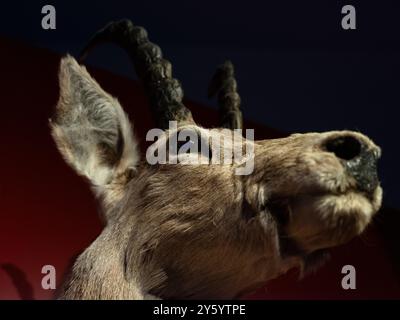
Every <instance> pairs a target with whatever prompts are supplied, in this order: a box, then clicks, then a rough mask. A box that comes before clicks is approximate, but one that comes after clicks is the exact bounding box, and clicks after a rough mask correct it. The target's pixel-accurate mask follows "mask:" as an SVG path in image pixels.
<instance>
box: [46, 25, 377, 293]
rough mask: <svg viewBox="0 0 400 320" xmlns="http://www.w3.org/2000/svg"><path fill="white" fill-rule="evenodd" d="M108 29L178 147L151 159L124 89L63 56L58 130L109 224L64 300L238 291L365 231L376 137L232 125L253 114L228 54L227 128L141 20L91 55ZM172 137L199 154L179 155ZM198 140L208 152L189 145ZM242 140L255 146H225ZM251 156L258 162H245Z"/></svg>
mask: <svg viewBox="0 0 400 320" xmlns="http://www.w3.org/2000/svg"><path fill="white" fill-rule="evenodd" d="M104 41H105V42H112V43H115V44H117V45H119V46H121V47H122V48H124V49H126V50H127V52H128V53H129V55H130V57H131V59H132V61H133V63H134V66H135V69H136V71H137V74H138V76H139V78H140V79H141V81H142V83H143V86H144V89H145V91H146V94H147V95H148V97H149V101H150V105H151V108H152V113H153V115H154V117H155V119H156V121H157V124H158V126H159V128H161V129H163V131H162V133H163V134H162V135H160V136H159V137H158V139H157V141H156V142H154V144H153V145H152V147H153V149H151V150H153V153H151V152H150V154H152V155H153V156H157V152H160V150H167V152H166V153H167V154H166V157H165V160H166V161H164V162H157V163H149V161H148V157H147V156H148V154H147V156H145V155H142V154H140V152H139V149H138V141H137V139H136V138H135V136H134V135H133V132H132V124H131V123H130V121H129V120H128V117H127V115H126V114H125V112H124V111H123V109H122V107H121V106H120V104H119V103H118V101H117V100H116V99H115V98H114V97H112V96H111V95H109V94H108V93H106V92H105V91H104V90H103V89H102V88H101V87H100V86H99V84H98V83H97V82H96V81H95V80H94V79H93V78H92V77H91V76H90V75H89V73H88V72H87V71H86V69H85V67H83V66H82V65H80V64H78V63H77V62H76V60H75V59H74V58H72V57H71V56H66V57H65V58H63V59H62V61H61V65H60V71H59V81H60V98H59V101H58V104H57V107H56V110H55V115H54V117H53V119H52V120H51V129H52V135H53V137H54V139H55V142H56V144H57V147H58V149H59V151H60V152H61V154H62V156H63V157H64V159H65V160H66V162H67V163H68V164H69V165H70V166H71V167H72V168H73V169H74V170H75V171H76V172H77V173H78V174H79V175H81V176H83V177H85V178H86V179H87V181H88V182H89V183H90V184H91V186H92V189H93V190H94V193H95V195H96V197H97V198H98V200H99V202H100V203H101V208H102V212H101V214H102V217H103V219H104V229H103V231H102V233H101V234H100V235H99V236H98V238H97V239H96V240H95V241H94V242H93V243H92V244H91V245H90V246H89V247H88V248H87V249H86V250H85V251H84V252H83V253H82V254H81V255H80V256H79V257H78V258H77V260H76V262H75V264H74V266H73V268H72V270H71V272H70V274H69V276H68V277H67V279H66V280H65V282H64V285H63V288H62V290H61V293H60V298H64V299H145V298H152V297H157V298H162V299H168V298H174V299H194V298H225V299H230V298H238V297H240V296H242V295H244V294H245V293H248V292H249V291H252V290H254V289H256V288H257V287H259V286H261V285H263V284H265V283H266V282H267V281H268V280H269V279H272V278H275V277H277V276H278V275H280V274H282V273H284V272H286V271H287V270H289V269H291V268H295V267H298V268H300V270H302V271H303V272H306V271H307V270H308V269H309V268H312V267H313V265H315V264H316V263H317V264H318V263H319V262H320V261H321V260H323V259H324V257H325V256H326V249H327V248H330V247H333V246H337V245H340V244H343V243H345V242H347V241H349V240H350V239H352V238H353V237H355V236H357V235H359V234H360V233H362V232H363V230H364V229H365V228H366V226H367V225H368V223H369V222H370V221H371V219H372V217H373V216H374V214H375V213H376V212H377V211H378V209H379V207H380V205H381V198H382V189H381V187H380V185H379V180H378V176H377V169H376V166H377V160H378V158H379V157H380V153H381V151H380V149H379V147H377V146H376V145H375V144H374V143H373V142H372V141H371V140H370V139H369V138H368V137H366V136H365V135H363V134H361V133H358V132H353V131H331V132H323V133H314V132H313V133H306V134H293V135H291V136H289V137H287V138H282V139H272V140H261V141H253V139H250V138H245V137H243V135H240V136H238V135H237V134H234V133H235V132H237V130H236V131H235V129H241V127H242V114H241V111H240V109H239V107H240V98H239V95H238V93H237V85H236V81H235V79H234V70H233V65H232V64H231V63H230V62H226V63H224V64H223V65H222V66H220V67H219V68H218V69H217V72H216V74H215V76H214V77H213V79H212V81H211V84H210V87H209V94H210V96H213V95H218V103H219V113H220V120H221V122H220V126H219V128H215V129H206V128H203V127H201V126H200V125H199V124H197V123H196V122H195V120H194V119H193V117H192V114H191V112H190V111H189V110H188V109H187V108H186V107H185V106H184V104H183V103H182V98H183V91H182V89H181V85H180V83H179V82H178V81H177V80H176V79H174V78H173V77H172V69H171V64H170V63H169V62H168V61H167V60H165V59H164V58H163V57H162V53H161V50H160V49H159V47H158V46H156V45H155V44H153V43H151V42H150V41H149V40H148V37H147V33H146V31H145V30H144V29H143V28H141V27H138V26H134V25H133V24H132V23H131V22H130V21H127V20H122V21H118V22H112V23H110V24H108V25H107V26H106V27H105V28H104V29H102V30H100V31H99V32H98V33H96V34H95V36H94V37H93V38H92V40H91V41H90V42H89V44H88V46H87V47H86V48H85V49H84V53H83V57H84V56H86V54H87V53H88V52H89V50H90V49H92V48H93V47H94V46H96V45H97V44H99V43H101V42H104ZM132 107H135V106H132ZM137 117H138V120H137V121H140V110H137ZM133 120H135V119H133ZM134 122H135V121H133V123H134ZM171 123H175V124H176V125H175V126H174V127H171V126H170V124H171ZM182 135H183V136H184V137H185V138H184V139H179V137H181V136H182ZM177 137H178V139H176V138H177ZM171 141H172V142H173V141H178V145H177V146H175V149H176V148H183V149H184V150H186V151H187V150H189V151H190V152H184V153H181V154H179V155H178V156H174V155H172V153H169V151H170V150H171V149H173V148H172V147H171V146H173V145H174V144H173V143H172V144H171V143H170V142H171ZM200 145H201V146H203V147H204V146H206V147H208V148H205V149H206V152H205V151H204V150H203V149H204V148H191V147H192V146H196V147H199V146H200ZM163 147H164V149H162V148H163ZM199 149H201V150H199ZM237 149H240V151H243V150H246V152H245V155H244V156H239V157H232V155H231V153H229V152H225V151H226V150H228V151H229V150H236V151H237ZM193 150H197V151H195V152H193ZM240 154H242V155H243V153H240ZM217 157H218V158H219V161H216V158H217ZM221 159H222V160H223V161H221ZM192 160H196V161H192ZM217 160H218V159H217ZM246 163H251V166H249V168H251V170H250V171H248V172H245V170H244V172H242V173H240V172H239V171H238V169H240V168H243V167H244V166H245V165H246ZM66 201H67V199H66Z"/></svg>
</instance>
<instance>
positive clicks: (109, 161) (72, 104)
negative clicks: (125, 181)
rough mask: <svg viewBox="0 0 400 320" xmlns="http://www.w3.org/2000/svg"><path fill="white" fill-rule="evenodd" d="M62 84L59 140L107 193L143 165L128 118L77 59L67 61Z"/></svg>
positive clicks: (55, 127)
mask: <svg viewBox="0 0 400 320" xmlns="http://www.w3.org/2000/svg"><path fill="white" fill-rule="evenodd" d="M59 80H60V98H59V101H58V104H57V107H56V112H55V116H54V117H53V119H52V120H51V129H52V135H53V138H54V140H55V141H56V144H57V147H58V149H59V150H60V152H61V154H62V155H63V156H64V158H65V160H66V161H67V162H68V164H69V165H70V166H71V167H72V168H73V169H75V171H77V173H78V174H80V175H82V176H85V177H86V178H87V179H89V181H90V182H91V183H92V184H93V185H94V186H95V187H100V189H101V187H102V186H104V185H106V184H108V183H110V182H111V181H112V180H113V178H115V177H116V176H119V175H121V174H123V173H125V172H126V171H127V170H129V169H130V168H134V167H135V166H136V164H137V162H138V158H139V156H138V151H137V146H136V141H135V140H134V138H133V135H132V129H131V125H130V123H129V120H128V117H127V115H126V114H125V112H124V111H123V110H122V108H121V106H120V104H119V103H118V101H117V100H116V99H115V98H113V97H111V96H110V95H109V94H107V93H106V92H105V91H104V90H103V89H102V88H101V87H100V86H99V85H98V84H97V82H96V81H95V80H94V79H93V78H92V77H91V76H90V75H89V73H88V72H87V71H86V68H85V67H83V66H80V65H79V64H78V63H77V62H76V61H75V59H74V58H72V57H71V56H67V57H65V58H63V59H62V61H61V64H60V72H59Z"/></svg>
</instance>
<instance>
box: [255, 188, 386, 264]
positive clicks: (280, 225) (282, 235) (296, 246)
mask: <svg viewBox="0 0 400 320" xmlns="http://www.w3.org/2000/svg"><path fill="white" fill-rule="evenodd" d="M381 200H382V189H381V187H380V186H377V187H376V188H375V190H374V191H373V192H365V191H363V190H361V191H360V190H358V189H349V190H347V191H346V192H341V193H339V192H313V193H301V194H296V195H295V196H286V197H282V196H280V197H279V196H273V197H270V198H269V200H268V201H266V203H265V204H263V205H262V206H261V207H260V212H263V213H264V214H269V215H270V216H271V217H272V218H273V220H274V221H275V223H276V226H277V230H278V234H279V240H280V245H281V254H282V255H283V256H293V255H306V254H309V253H310V252H312V251H315V250H319V249H325V248H328V247H332V246H336V245H339V244H342V243H345V242H347V241H348V240H350V239H351V238H353V237H355V236H357V235H359V234H360V233H361V232H363V231H364V229H365V228H366V226H367V225H368V224H369V222H370V220H371V219H372V217H373V216H374V215H375V213H376V212H377V211H378V210H379V208H380V205H381Z"/></svg>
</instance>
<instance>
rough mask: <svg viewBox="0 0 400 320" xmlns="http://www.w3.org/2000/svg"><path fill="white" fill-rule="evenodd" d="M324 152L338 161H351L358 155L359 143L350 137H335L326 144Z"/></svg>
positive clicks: (359, 150)
mask: <svg viewBox="0 0 400 320" xmlns="http://www.w3.org/2000/svg"><path fill="white" fill-rule="evenodd" d="M326 150H327V151H329V152H333V153H334V154H335V155H336V156H337V157H338V158H340V159H343V160H351V159H354V158H355V157H357V156H359V155H360V153H361V142H360V141H359V140H358V139H356V138H354V137H352V136H342V137H337V138H334V139H332V140H329V141H328V142H327V143H326Z"/></svg>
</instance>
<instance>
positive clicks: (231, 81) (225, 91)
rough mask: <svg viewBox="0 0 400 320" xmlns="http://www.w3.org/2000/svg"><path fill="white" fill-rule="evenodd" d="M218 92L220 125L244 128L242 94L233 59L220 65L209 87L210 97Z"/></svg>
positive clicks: (230, 127)
mask: <svg viewBox="0 0 400 320" xmlns="http://www.w3.org/2000/svg"><path fill="white" fill-rule="evenodd" d="M216 94H218V106H219V118H220V126H221V127H224V128H229V129H242V126H243V117H242V112H241V111H240V96H239V94H238V92H237V83H236V80H235V71H234V67H233V64H232V62H231V61H225V62H224V63H223V64H222V65H220V66H219V67H218V68H217V70H216V72H215V74H214V76H213V78H212V79H211V82H210V85H209V87H208V97H209V98H211V97H213V96H215V95H216Z"/></svg>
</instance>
